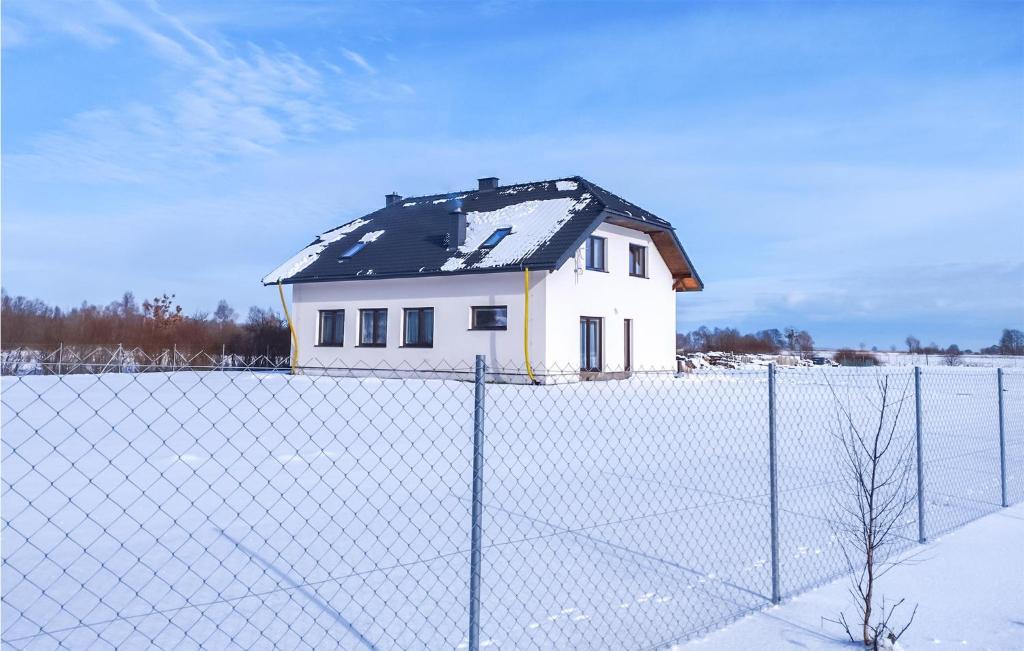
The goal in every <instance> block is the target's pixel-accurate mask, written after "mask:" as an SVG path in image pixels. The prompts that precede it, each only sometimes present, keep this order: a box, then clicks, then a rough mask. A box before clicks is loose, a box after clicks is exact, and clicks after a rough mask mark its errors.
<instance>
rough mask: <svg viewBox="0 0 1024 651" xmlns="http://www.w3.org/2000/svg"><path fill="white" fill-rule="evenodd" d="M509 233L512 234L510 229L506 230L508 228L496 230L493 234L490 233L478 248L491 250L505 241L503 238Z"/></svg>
mask: <svg viewBox="0 0 1024 651" xmlns="http://www.w3.org/2000/svg"><path fill="white" fill-rule="evenodd" d="M511 232H512V229H511V228H508V227H506V228H499V229H498V230H496V231H494V232H493V233H491V235H490V237H488V238H487V239H486V240H484V243H483V244H481V245H480V248H481V249H493V248H494V247H496V246H498V244H499V243H500V242H501V241H502V240H503V239H505V236H507V235H508V234H509V233H511Z"/></svg>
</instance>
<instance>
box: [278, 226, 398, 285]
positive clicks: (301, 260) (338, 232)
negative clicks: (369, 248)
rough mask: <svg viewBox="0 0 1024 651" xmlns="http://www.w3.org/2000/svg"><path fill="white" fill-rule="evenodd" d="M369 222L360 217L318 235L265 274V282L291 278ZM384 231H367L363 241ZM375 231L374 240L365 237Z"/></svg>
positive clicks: (378, 235) (375, 237) (376, 236)
mask: <svg viewBox="0 0 1024 651" xmlns="http://www.w3.org/2000/svg"><path fill="white" fill-rule="evenodd" d="M369 223H370V220H369V219H363V218H359V219H356V220H353V221H350V222H349V223H347V224H345V225H344V226H339V227H338V228H333V229H331V230H329V231H326V232H324V233H321V234H320V235H319V236H317V238H316V241H314V242H313V243H312V244H310V245H309V246H307V247H306V248H304V249H302V250H301V251H299V252H298V253H296V254H295V255H293V256H292V257H291V258H289V259H288V260H287V261H286V262H285V263H284V264H282V265H281V266H280V267H278V268H277V269H274V270H273V271H272V272H270V273H269V274H267V275H266V276H264V277H263V283H264V284H266V283H276V282H278V281H281V280H286V279H288V278H291V277H292V276H294V275H295V274H297V273H299V272H300V271H302V270H303V269H305V268H306V267H308V266H309V265H311V264H313V263H314V262H316V260H317V259H318V258H319V257H320V254H321V253H323V252H324V249H326V248H327V246H328V245H329V244H332V243H334V242H337V241H338V240H340V239H342V238H343V237H345V236H346V235H348V234H349V233H351V232H352V231H354V230H357V229H359V228H362V227H363V226H365V225H367V224H369ZM383 232H384V231H373V232H372V233H367V234H366V235H364V236H363V238H364V239H363V240H361V241H367V242H372V241H373V240H376V239H377V238H378V237H380V234H381V233H383ZM374 233H376V235H374V237H373V239H372V240H366V239H365V238H366V237H367V236H369V235H373V234H374Z"/></svg>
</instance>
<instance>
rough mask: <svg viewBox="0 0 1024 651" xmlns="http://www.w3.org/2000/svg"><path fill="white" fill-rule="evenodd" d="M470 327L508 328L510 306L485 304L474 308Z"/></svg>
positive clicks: (475, 328)
mask: <svg viewBox="0 0 1024 651" xmlns="http://www.w3.org/2000/svg"><path fill="white" fill-rule="evenodd" d="M469 327H470V328H471V329H473V330H508V306H507V305H485V306H481V307H474V308H472V318H471V319H470V326H469Z"/></svg>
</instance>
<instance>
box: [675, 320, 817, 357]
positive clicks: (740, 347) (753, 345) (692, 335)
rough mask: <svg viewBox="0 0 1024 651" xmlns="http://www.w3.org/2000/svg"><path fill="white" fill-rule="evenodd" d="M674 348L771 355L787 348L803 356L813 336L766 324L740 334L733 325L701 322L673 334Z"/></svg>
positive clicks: (809, 349) (703, 351)
mask: <svg viewBox="0 0 1024 651" xmlns="http://www.w3.org/2000/svg"><path fill="white" fill-rule="evenodd" d="M676 348H677V349H679V350H681V351H683V352H687V353H695V352H699V353H710V352H712V351H719V352H726V353H741V354H755V353H763V354H770V355H774V354H777V353H780V352H782V351H783V350H787V351H790V352H793V353H795V354H798V355H801V356H806V355H810V354H811V353H812V352H813V351H814V338H813V337H811V335H810V333H808V332H807V331H806V330H797V329H796V328H793V327H788V328H783V329H782V330H779V329H777V328H770V329H768V330H758V331H757V332H753V333H748V334H741V333H740V331H739V330H737V329H736V328H715V329H714V330H712V329H710V328H708V327H707V326H701V327H699V328H697V329H696V330H693V331H691V332H686V333H679V334H677V335H676Z"/></svg>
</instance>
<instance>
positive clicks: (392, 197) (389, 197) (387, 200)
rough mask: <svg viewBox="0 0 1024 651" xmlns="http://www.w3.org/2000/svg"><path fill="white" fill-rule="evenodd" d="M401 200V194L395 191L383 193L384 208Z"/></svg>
mask: <svg viewBox="0 0 1024 651" xmlns="http://www.w3.org/2000/svg"><path fill="white" fill-rule="evenodd" d="M401 200H402V195H400V194H398V193H397V192H392V193H391V194H385V195H384V207H385V208H386V207H388V206H391V205H394V204H396V203H398V202H399V201H401Z"/></svg>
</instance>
